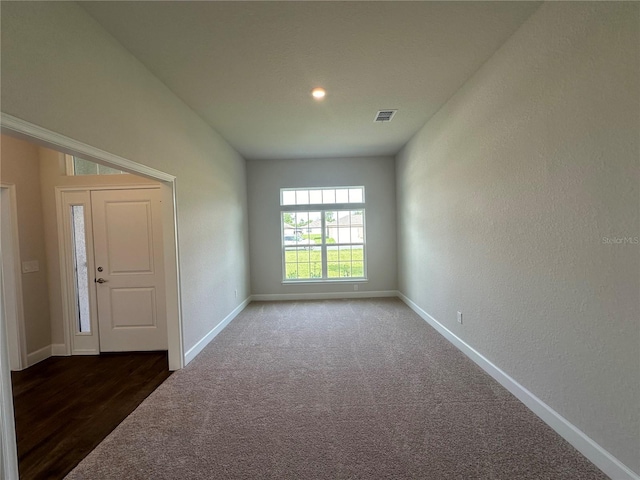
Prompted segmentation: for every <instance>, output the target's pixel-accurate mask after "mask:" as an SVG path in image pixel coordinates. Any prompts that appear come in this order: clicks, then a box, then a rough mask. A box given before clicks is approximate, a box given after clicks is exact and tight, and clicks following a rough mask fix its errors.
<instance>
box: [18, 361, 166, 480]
mask: <svg viewBox="0 0 640 480" xmlns="http://www.w3.org/2000/svg"><path fill="white" fill-rule="evenodd" d="M170 374H171V372H169V369H168V360H167V353H166V352H140V353H113V354H102V355H100V356H86V357H85V356H75V357H51V358H48V359H47V360H44V361H43V362H40V363H38V364H37V365H34V366H33V367H31V368H28V369H26V370H23V371H21V372H12V374H11V379H12V383H13V398H14V407H15V415H16V436H17V442H18V462H19V470H20V478H21V479H22V480H27V479H58V478H63V477H64V476H65V475H66V474H67V473H69V472H70V471H71V470H72V469H73V468H74V467H75V466H76V465H77V464H78V463H79V462H80V461H81V460H82V459H83V458H84V457H85V456H87V454H88V453H89V452H91V450H93V449H94V448H95V446H96V445H98V443H100V442H101V441H102V440H103V439H104V438H105V437H106V436H107V435H108V434H109V433H110V432H111V431H112V430H113V429H114V428H115V427H116V426H117V425H118V424H119V423H120V422H122V420H124V419H125V418H126V417H127V415H129V414H130V413H131V412H132V411H133V410H135V408H136V407H137V406H138V405H139V404H140V403H142V401H143V400H144V399H145V398H146V397H147V396H148V395H149V394H150V393H151V392H153V391H154V390H155V389H156V388H157V387H158V386H159V385H160V384H161V383H162V382H163V381H164V380H165V379H166V378H167V377H168V376H169V375H170Z"/></svg>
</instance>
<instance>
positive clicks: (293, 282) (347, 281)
mask: <svg viewBox="0 0 640 480" xmlns="http://www.w3.org/2000/svg"><path fill="white" fill-rule="evenodd" d="M368 281H369V280H368V279H366V278H360V279H356V278H349V279H345V280H340V279H333V278H331V279H323V280H283V281H282V285H301V284H309V283H318V284H323V283H324V284H326V283H345V284H354V283H367V282H368Z"/></svg>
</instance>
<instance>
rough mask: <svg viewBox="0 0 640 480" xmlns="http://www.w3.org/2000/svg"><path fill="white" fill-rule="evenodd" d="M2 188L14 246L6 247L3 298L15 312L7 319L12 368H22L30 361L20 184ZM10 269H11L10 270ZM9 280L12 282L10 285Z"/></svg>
mask: <svg viewBox="0 0 640 480" xmlns="http://www.w3.org/2000/svg"><path fill="white" fill-rule="evenodd" d="M0 189H2V190H5V191H6V195H8V196H5V200H8V202H9V205H8V209H9V212H10V213H9V222H10V225H11V226H10V234H11V235H10V237H11V238H10V245H8V246H5V248H3V249H2V268H4V269H6V270H5V273H4V275H5V278H4V279H3V281H4V285H5V287H7V286H9V287H10V288H9V289H8V290H9V291H7V297H8V298H3V301H4V304H5V306H10V308H11V311H12V312H13V313H14V315H11V316H9V317H8V318H5V322H6V327H7V346H8V354H9V356H8V358H9V366H10V368H11V370H22V369H23V368H26V367H27V366H28V365H29V364H28V361H27V346H26V336H25V332H24V305H23V303H22V302H23V300H22V268H21V265H20V242H19V236H18V204H17V202H16V186H15V185H13V184H7V183H0ZM8 270H10V271H8ZM7 280H9V281H10V285H7Z"/></svg>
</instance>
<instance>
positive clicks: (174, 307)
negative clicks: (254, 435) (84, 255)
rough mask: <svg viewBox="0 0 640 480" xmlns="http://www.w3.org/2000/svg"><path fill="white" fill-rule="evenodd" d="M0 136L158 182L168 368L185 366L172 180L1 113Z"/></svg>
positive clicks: (174, 184) (146, 168)
mask: <svg viewBox="0 0 640 480" xmlns="http://www.w3.org/2000/svg"><path fill="white" fill-rule="evenodd" d="M0 126H1V131H2V132H3V133H7V134H10V135H13V136H17V137H20V138H24V139H27V140H29V141H31V142H34V143H37V144H38V145H42V146H45V147H49V148H53V149H55V150H57V151H60V152H63V153H66V154H69V155H77V156H80V157H82V158H85V159H87V160H90V161H93V162H96V163H100V164H102V165H107V166H110V167H113V168H117V169H120V170H124V171H126V172H130V173H133V174H136V175H142V176H145V177H147V178H151V179H154V180H157V181H159V182H161V185H162V187H161V190H162V192H163V198H164V200H165V201H163V202H162V204H163V214H162V215H163V239H164V245H165V248H164V255H165V278H166V308H167V335H168V340H169V368H170V369H171V370H178V369H180V368H182V367H183V366H184V345H183V333H182V305H181V295H180V291H181V290H180V268H179V266H180V263H179V250H178V220H177V210H176V207H177V203H176V186H177V185H176V183H177V181H176V180H177V179H176V177H175V176H173V175H170V174H168V173H165V172H162V171H160V170H156V169H154V168H151V167H148V166H146V165H141V164H139V163H136V162H133V161H131V160H128V159H126V158H123V157H119V156H117V155H114V154H112V153H109V152H106V151H104V150H100V149H98V148H95V147H92V146H90V145H87V144H86V143H82V142H79V141H77V140H74V139H72V138H69V137H66V136H64V135H61V134H59V133H56V132H53V131H51V130H47V129H46V128H42V127H39V126H37V125H34V124H32V123H29V122H26V121H24V120H21V119H19V118H16V117H14V116H11V115H8V114H6V113H0Z"/></svg>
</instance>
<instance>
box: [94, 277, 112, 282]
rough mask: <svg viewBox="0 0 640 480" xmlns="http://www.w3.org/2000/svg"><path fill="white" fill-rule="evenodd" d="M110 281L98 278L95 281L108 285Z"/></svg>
mask: <svg viewBox="0 0 640 480" xmlns="http://www.w3.org/2000/svg"><path fill="white" fill-rule="evenodd" d="M108 281H109V280H105V279H104V278H97V279H96V280H95V282H96V283H107V282H108Z"/></svg>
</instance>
